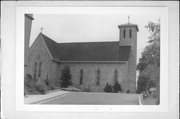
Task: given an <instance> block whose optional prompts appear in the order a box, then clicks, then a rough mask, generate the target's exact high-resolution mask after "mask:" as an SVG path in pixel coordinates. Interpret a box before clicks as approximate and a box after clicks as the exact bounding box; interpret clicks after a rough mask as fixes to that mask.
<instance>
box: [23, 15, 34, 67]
mask: <svg viewBox="0 0 180 119" xmlns="http://www.w3.org/2000/svg"><path fill="white" fill-rule="evenodd" d="M24 20H25V22H24V32H25V33H24V66H25V67H27V66H28V61H27V59H28V49H29V41H30V36H31V26H32V20H34V18H33V14H25V16H24Z"/></svg>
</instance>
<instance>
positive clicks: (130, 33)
mask: <svg viewBox="0 0 180 119" xmlns="http://www.w3.org/2000/svg"><path fill="white" fill-rule="evenodd" d="M129 37H130V38H131V37H132V30H131V29H130V31H129Z"/></svg>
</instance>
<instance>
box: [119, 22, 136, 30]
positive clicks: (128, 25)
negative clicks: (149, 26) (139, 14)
mask: <svg viewBox="0 0 180 119" xmlns="http://www.w3.org/2000/svg"><path fill="white" fill-rule="evenodd" d="M121 27H136V29H137V31H139V29H138V26H137V25H136V24H132V23H126V24H122V25H118V28H121Z"/></svg>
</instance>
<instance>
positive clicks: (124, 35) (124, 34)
mask: <svg viewBox="0 0 180 119" xmlns="http://www.w3.org/2000/svg"><path fill="white" fill-rule="evenodd" d="M125 37H126V30H124V38H125Z"/></svg>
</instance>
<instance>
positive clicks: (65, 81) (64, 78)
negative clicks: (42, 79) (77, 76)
mask: <svg viewBox="0 0 180 119" xmlns="http://www.w3.org/2000/svg"><path fill="white" fill-rule="evenodd" d="M71 78H72V75H71V72H70V68H69V67H68V66H65V67H64V69H63V70H62V71H61V78H60V84H61V87H62V88H67V87H68V86H70V85H72V81H71Z"/></svg>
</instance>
